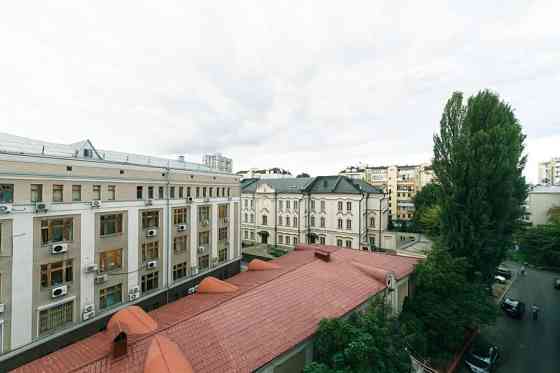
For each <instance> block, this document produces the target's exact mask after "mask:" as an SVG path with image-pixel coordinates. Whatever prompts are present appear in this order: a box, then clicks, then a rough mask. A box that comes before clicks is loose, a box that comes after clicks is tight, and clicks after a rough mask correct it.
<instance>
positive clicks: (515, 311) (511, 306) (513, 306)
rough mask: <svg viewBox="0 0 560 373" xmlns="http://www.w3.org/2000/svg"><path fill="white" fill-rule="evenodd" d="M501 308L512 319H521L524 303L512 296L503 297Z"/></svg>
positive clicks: (523, 312)
mask: <svg viewBox="0 0 560 373" xmlns="http://www.w3.org/2000/svg"><path fill="white" fill-rule="evenodd" d="M502 310H504V312H505V313H506V314H508V315H509V316H511V317H513V318H514V319H522V318H523V314H525V303H523V302H521V301H519V300H517V299H512V298H505V299H504V301H503V302H502Z"/></svg>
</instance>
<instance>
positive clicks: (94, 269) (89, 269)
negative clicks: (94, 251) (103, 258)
mask: <svg viewBox="0 0 560 373" xmlns="http://www.w3.org/2000/svg"><path fill="white" fill-rule="evenodd" d="M97 269H98V267H97V264H90V265H88V266H87V267H86V272H87V273H92V272H97Z"/></svg>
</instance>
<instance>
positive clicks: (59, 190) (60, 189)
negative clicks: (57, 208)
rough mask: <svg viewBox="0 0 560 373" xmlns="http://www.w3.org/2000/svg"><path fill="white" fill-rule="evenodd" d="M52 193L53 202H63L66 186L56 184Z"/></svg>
mask: <svg viewBox="0 0 560 373" xmlns="http://www.w3.org/2000/svg"><path fill="white" fill-rule="evenodd" d="M52 193H53V195H52V200H53V202H62V201H63V200H64V185H61V184H54V185H53V192H52Z"/></svg>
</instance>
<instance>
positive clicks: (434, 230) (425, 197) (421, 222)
mask: <svg viewBox="0 0 560 373" xmlns="http://www.w3.org/2000/svg"><path fill="white" fill-rule="evenodd" d="M440 198H441V186H440V185H439V184H435V183H430V184H427V185H426V186H424V187H423V188H422V189H421V190H420V191H418V193H416V195H415V196H414V199H413V201H414V220H413V221H414V226H415V227H416V228H417V229H418V230H419V231H421V232H422V233H425V234H427V235H428V236H430V237H432V238H435V237H437V236H438V235H439V220H440V215H439V214H440V212H441V209H440V207H439V206H440V205H439V204H440Z"/></svg>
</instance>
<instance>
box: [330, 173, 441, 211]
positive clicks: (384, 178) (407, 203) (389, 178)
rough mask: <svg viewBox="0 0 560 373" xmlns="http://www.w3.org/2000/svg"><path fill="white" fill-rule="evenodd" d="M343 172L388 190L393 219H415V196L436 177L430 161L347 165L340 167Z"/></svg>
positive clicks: (385, 191) (385, 190)
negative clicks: (387, 164) (423, 162)
mask: <svg viewBox="0 0 560 373" xmlns="http://www.w3.org/2000/svg"><path fill="white" fill-rule="evenodd" d="M340 175H345V176H348V177H350V178H352V179H359V180H364V181H366V182H367V183H369V184H371V185H373V186H375V187H378V188H380V189H381V190H382V191H383V192H384V193H385V194H387V198H388V199H389V213H390V215H391V218H392V219H393V221H395V220H410V219H412V217H413V216H414V203H413V201H412V198H413V197H414V195H415V194H416V193H417V192H418V191H419V190H420V189H422V188H423V187H424V186H425V185H426V184H429V183H431V182H432V181H433V180H434V173H433V169H432V167H431V165H429V164H421V165H405V166H364V167H348V168H346V169H345V170H343V171H341V172H340Z"/></svg>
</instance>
